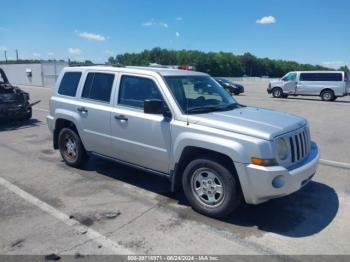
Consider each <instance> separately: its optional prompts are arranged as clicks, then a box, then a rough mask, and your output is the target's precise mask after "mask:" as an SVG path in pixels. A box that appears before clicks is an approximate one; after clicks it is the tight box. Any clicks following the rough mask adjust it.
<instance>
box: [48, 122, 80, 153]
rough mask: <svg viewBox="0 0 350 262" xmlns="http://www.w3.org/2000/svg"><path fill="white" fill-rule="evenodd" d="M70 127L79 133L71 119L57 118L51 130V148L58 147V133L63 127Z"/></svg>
mask: <svg viewBox="0 0 350 262" xmlns="http://www.w3.org/2000/svg"><path fill="white" fill-rule="evenodd" d="M66 127H68V128H72V129H73V130H74V131H75V132H77V134H78V135H79V131H78V129H77V127H76V124H75V123H74V122H73V121H72V120H67V119H65V118H58V119H57V120H56V122H55V129H54V132H53V148H54V149H58V135H59V133H60V131H61V130H62V129H63V128H66Z"/></svg>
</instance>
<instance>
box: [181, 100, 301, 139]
mask: <svg viewBox="0 0 350 262" xmlns="http://www.w3.org/2000/svg"><path fill="white" fill-rule="evenodd" d="M188 121H189V122H190V123H193V124H202V125H205V126H209V127H213V128H218V129H221V130H225V131H230V132H235V133H240V134H244V135H248V136H253V137H257V138H261V139H265V140H272V139H273V138H275V137H276V136H279V135H282V134H285V133H288V132H291V131H293V130H296V129H299V128H301V127H303V126H305V125H306V120H305V119H304V118H302V117H298V116H294V115H291V114H288V113H283V112H277V111H273V110H268V109H262V108H254V107H241V108H238V109H234V110H230V111H224V112H212V113H207V114H198V115H190V116H188Z"/></svg>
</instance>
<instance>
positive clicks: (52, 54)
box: [47, 52, 55, 56]
mask: <svg viewBox="0 0 350 262" xmlns="http://www.w3.org/2000/svg"><path fill="white" fill-rule="evenodd" d="M47 55H48V56H54V55H55V53H54V52H48V53H47Z"/></svg>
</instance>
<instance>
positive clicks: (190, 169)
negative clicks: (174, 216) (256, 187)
mask: <svg viewBox="0 0 350 262" xmlns="http://www.w3.org/2000/svg"><path fill="white" fill-rule="evenodd" d="M182 186H183V189H184V193H185V196H186V198H187V200H188V202H189V203H190V204H191V206H192V207H193V209H195V210H196V211H198V212H199V213H202V214H204V215H207V216H210V217H225V216H227V215H229V214H230V213H232V212H233V211H234V210H235V209H236V208H237V207H238V206H239V205H240V204H241V202H242V197H241V192H240V190H239V182H238V181H237V179H236V177H235V175H234V174H232V173H231V172H230V171H229V170H228V169H227V168H226V167H225V166H224V165H222V164H221V163H218V162H216V161H213V160H211V159H205V158H203V159H196V160H193V161H192V162H190V163H189V164H188V165H187V167H186V168H185V171H184V174H183V177H182Z"/></svg>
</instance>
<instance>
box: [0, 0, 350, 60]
mask: <svg viewBox="0 0 350 262" xmlns="http://www.w3.org/2000/svg"><path fill="white" fill-rule="evenodd" d="M0 4H1V10H2V12H1V15H0V60H4V50H7V56H8V58H9V59H14V58H15V50H16V49H17V50H18V52H19V57H20V58H21V59H25V58H27V59H32V58H35V59H65V60H66V59H68V58H70V59H71V60H79V61H82V60H86V59H89V60H92V61H94V62H96V63H103V62H105V61H106V60H107V59H108V57H109V56H115V55H117V54H121V53H124V52H140V51H142V50H144V49H151V48H153V47H162V48H168V49H172V50H179V49H192V50H201V51H225V52H232V53H234V54H243V53H245V52H250V53H252V54H253V55H255V56H257V57H269V58H272V59H284V60H293V61H297V62H301V63H311V64H322V65H325V66H329V67H339V66H342V65H344V64H347V65H348V66H350V1H349V0H332V1H328V0H327V1H326V0H293V1H287V0H234V1H233V0H215V1H214V0H175V1H167V0H85V1H82V0H70V1H67V0H50V1H47V0H46V1H44V0H35V1H25V0H11V1H10V0H0Z"/></svg>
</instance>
